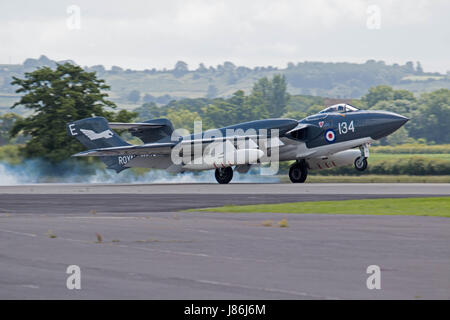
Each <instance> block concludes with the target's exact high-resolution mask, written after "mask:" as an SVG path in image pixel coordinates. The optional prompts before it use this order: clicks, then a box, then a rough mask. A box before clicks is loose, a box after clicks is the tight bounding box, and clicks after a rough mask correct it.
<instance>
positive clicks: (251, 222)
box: [0, 184, 450, 299]
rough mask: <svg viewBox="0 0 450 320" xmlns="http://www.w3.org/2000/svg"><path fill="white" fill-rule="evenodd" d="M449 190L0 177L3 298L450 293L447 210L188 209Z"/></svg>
mask: <svg viewBox="0 0 450 320" xmlns="http://www.w3.org/2000/svg"><path fill="white" fill-rule="evenodd" d="M439 195H441V196H442V195H444V196H449V195H450V185H449V184H304V185H293V184H230V185H226V186H222V185H216V184H184V185H178V184H165V185H25V186H0V298H1V299H436V298H437V299H450V220H449V219H448V218H439V217H413V216H364V215H327V214H320V215H319V214H318V215H314V214H304V215H302V214H279V213H251V214H240V213H211V212H180V211H179V210H181V209H187V208H199V207H211V206H220V205H224V204H246V203H248V204H250V203H278V202H293V201H314V200H343V199H361V198H386V197H418V196H439ZM283 218H286V219H287V221H288V225H289V227H287V228H281V227H279V225H278V222H279V221H280V220H281V219H283ZM269 224H271V225H272V226H264V225H269ZM99 240H101V241H99ZM69 265H78V266H79V267H80V269H81V290H76V289H75V290H68V289H67V287H66V280H67V278H68V277H69V274H67V273H66V269H67V267H68V266H69ZM369 265H378V266H380V268H381V289H380V290H377V289H373V290H369V289H368V288H367V286H366V280H367V278H368V277H369V276H370V274H367V273H366V269H367V267H368V266H369Z"/></svg>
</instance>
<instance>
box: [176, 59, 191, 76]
mask: <svg viewBox="0 0 450 320" xmlns="http://www.w3.org/2000/svg"><path fill="white" fill-rule="evenodd" d="M188 72H189V69H188V64H187V63H186V62H184V61H178V62H177V63H176V64H175V68H174V69H173V74H174V76H175V77H177V78H179V77H182V76H184V75H185V74H186V73H188Z"/></svg>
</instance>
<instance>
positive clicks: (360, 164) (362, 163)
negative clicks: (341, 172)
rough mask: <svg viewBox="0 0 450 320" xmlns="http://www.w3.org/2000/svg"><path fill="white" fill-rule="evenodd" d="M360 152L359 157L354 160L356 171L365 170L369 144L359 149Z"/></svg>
mask: <svg viewBox="0 0 450 320" xmlns="http://www.w3.org/2000/svg"><path fill="white" fill-rule="evenodd" d="M359 150H361V156H360V157H358V158H356V160H355V169H356V170H358V171H364V170H366V169H367V158H368V157H369V144H368V143H365V144H363V145H362V146H360V147H359Z"/></svg>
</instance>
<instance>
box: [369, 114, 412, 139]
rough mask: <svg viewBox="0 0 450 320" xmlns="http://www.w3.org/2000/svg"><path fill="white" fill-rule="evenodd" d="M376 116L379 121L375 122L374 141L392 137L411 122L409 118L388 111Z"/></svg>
mask: <svg viewBox="0 0 450 320" xmlns="http://www.w3.org/2000/svg"><path fill="white" fill-rule="evenodd" d="M375 116H376V118H377V119H378V120H375V123H376V125H375V127H374V128H375V130H374V134H373V138H374V139H381V138H383V137H386V136H387V135H390V134H391V133H393V132H395V131H397V130H398V129H399V128H401V127H402V126H403V125H404V124H405V123H406V122H408V121H409V118H407V117H405V116H402V115H399V114H397V113H394V112H388V111H379V112H377V113H376V114H375Z"/></svg>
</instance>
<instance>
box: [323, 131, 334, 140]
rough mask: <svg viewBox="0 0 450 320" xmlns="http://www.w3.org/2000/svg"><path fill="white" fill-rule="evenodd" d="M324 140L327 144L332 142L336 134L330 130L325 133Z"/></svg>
mask: <svg viewBox="0 0 450 320" xmlns="http://www.w3.org/2000/svg"><path fill="white" fill-rule="evenodd" d="M325 140H327V141H328V142H334V141H335V140H336V133H335V132H334V130H332V129H328V130H327V131H325Z"/></svg>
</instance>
